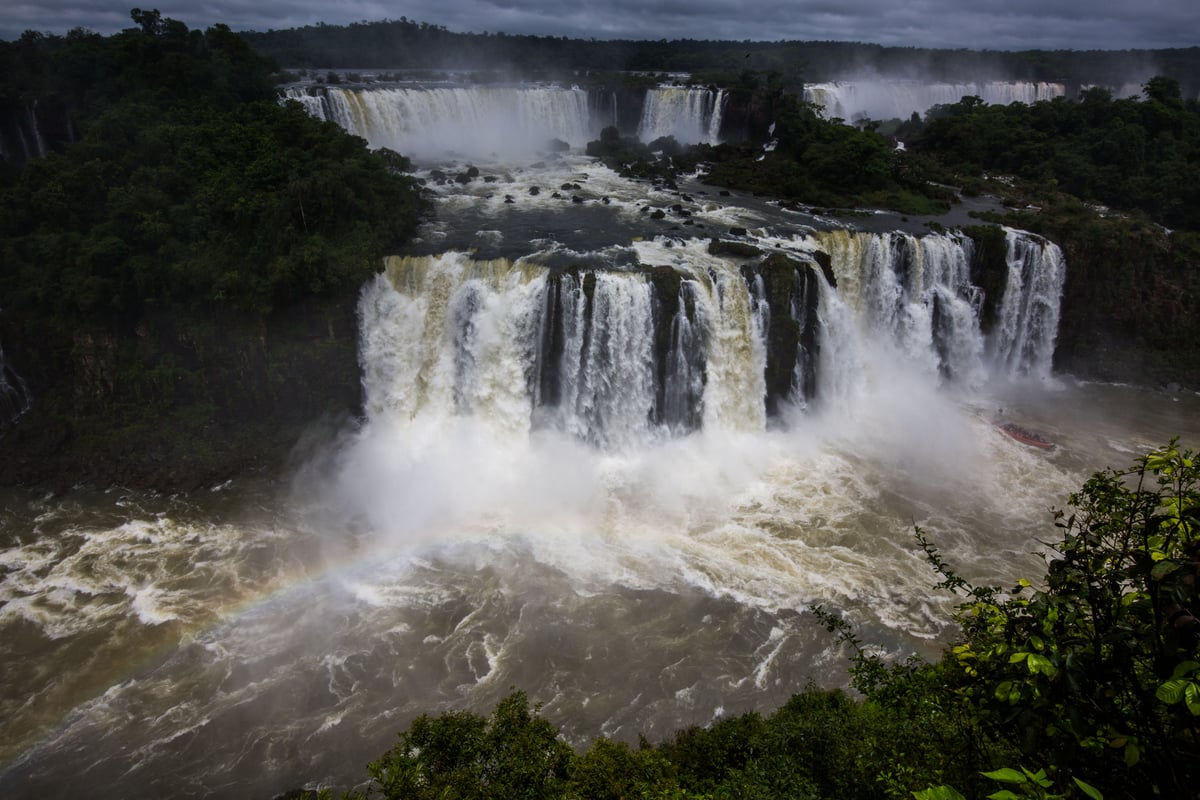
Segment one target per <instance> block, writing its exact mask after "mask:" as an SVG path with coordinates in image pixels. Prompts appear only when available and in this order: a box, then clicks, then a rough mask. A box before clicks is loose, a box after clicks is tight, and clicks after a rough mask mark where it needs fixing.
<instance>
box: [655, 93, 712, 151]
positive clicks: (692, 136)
mask: <svg viewBox="0 0 1200 800" xmlns="http://www.w3.org/2000/svg"><path fill="white" fill-rule="evenodd" d="M724 111H725V90H724V89H703V88H695V87H680V86H659V87H657V88H654V89H651V90H650V91H649V92H647V93H646V102H645V105H643V106H642V119H641V122H640V123H639V124H638V132H637V135H638V138H639V139H641V140H642V141H643V142H652V141H654V140H655V139H658V138H659V137H662V136H673V137H675V139H676V140H677V141H679V142H680V143H682V144H716V143H717V142H718V141H719V140H720V134H721V118H722V115H723V114H724Z"/></svg>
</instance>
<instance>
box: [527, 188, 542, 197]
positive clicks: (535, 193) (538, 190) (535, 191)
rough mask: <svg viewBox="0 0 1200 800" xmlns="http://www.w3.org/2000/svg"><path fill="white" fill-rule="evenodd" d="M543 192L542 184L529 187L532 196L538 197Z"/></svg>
mask: <svg viewBox="0 0 1200 800" xmlns="http://www.w3.org/2000/svg"><path fill="white" fill-rule="evenodd" d="M541 193H542V187H540V186H530V187H529V194H530V196H532V197H537V196H538V195H539V194H541Z"/></svg>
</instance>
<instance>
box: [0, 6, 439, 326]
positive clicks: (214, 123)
mask: <svg viewBox="0 0 1200 800" xmlns="http://www.w3.org/2000/svg"><path fill="white" fill-rule="evenodd" d="M133 18H134V20H135V22H137V23H138V27H135V28H130V29H128V30H126V31H123V32H121V33H119V34H116V35H114V36H111V37H101V36H98V35H95V34H90V33H87V32H84V31H74V32H72V33H71V34H69V35H68V36H66V37H47V36H41V35H37V34H27V35H26V36H23V37H22V38H21V39H20V40H19V41H17V42H14V43H8V44H4V45H2V46H0V63H3V64H4V65H5V67H6V68H5V69H4V72H3V74H4V76H5V77H4V80H3V84H2V85H0V98H2V99H3V101H4V102H7V103H9V104H14V103H22V102H37V103H38V104H48V105H55V106H57V107H60V108H62V109H64V113H65V114H66V115H67V116H68V119H69V124H70V127H71V128H72V131H73V133H74V135H75V136H77V137H78V141H76V142H75V143H74V144H71V145H70V146H67V147H65V148H63V149H62V150H61V152H57V153H54V152H51V153H49V154H48V157H46V158H44V159H36V160H34V161H32V162H30V163H29V164H28V165H26V167H25V168H24V169H22V170H20V171H19V172H18V173H16V174H9V175H8V176H7V179H6V180H5V181H4V182H3V183H2V184H0V208H3V214H0V233H2V234H3V258H4V262H5V270H4V273H3V277H0V292H3V296H4V298H5V302H4V306H5V308H6V309H7V310H8V311H10V312H14V313H16V312H20V311H22V310H24V309H27V308H28V309H36V310H38V311H39V312H54V313H56V314H62V315H66V316H70V317H78V316H81V315H82V316H83V317H89V316H92V315H95V314H107V315H113V317H114V318H118V319H123V320H124V321H125V322H126V323H128V322H130V321H132V320H133V319H136V317H137V315H138V313H139V310H140V309H141V308H142V307H143V306H144V305H145V304H147V303H160V304H161V303H169V302H175V301H183V302H188V303H191V302H218V303H226V304H230V305H232V306H233V307H236V308H240V309H243V310H257V311H265V310H268V309H270V308H271V307H273V306H275V305H278V304H286V303H288V302H291V301H294V300H297V299H300V298H302V297H305V296H308V295H310V294H321V293H328V292H330V291H333V290H337V289H342V288H345V287H347V286H355V285H357V284H358V283H360V282H361V281H362V279H363V278H364V276H366V275H368V274H370V273H371V272H372V271H375V270H377V269H378V264H379V261H378V259H379V257H380V256H382V254H383V252H384V250H385V248H386V247H387V246H390V245H393V244H395V243H396V242H397V241H398V240H400V239H402V238H403V237H404V236H405V235H406V234H407V232H408V231H410V230H411V229H412V226H413V225H414V224H415V211H416V209H417V202H416V199H415V193H414V192H413V187H412V184H411V182H410V181H409V179H408V178H406V177H404V176H402V175H400V174H399V173H398V172H397V170H396V169H395V167H397V166H401V165H402V164H403V160H402V159H399V157H397V156H396V155H395V154H390V156H389V154H388V153H372V152H369V151H368V150H367V149H366V146H365V143H364V142H362V140H360V139H357V138H355V137H353V136H350V135H348V134H346V133H344V132H343V131H341V130H340V129H338V128H337V127H336V126H334V125H330V124H326V123H322V122H319V121H317V120H315V119H312V118H310V117H308V116H307V115H306V114H304V113H303V112H302V111H301V110H300V109H299V108H296V107H282V106H280V105H279V104H278V103H277V102H276V97H275V92H274V89H273V82H272V80H271V74H272V71H273V69H274V67H273V64H272V63H271V62H270V61H269V60H267V59H264V58H262V57H260V56H258V55H257V54H255V53H254V52H253V51H252V50H251V49H250V48H249V47H248V45H247V44H246V43H245V42H244V41H243V40H242V39H241V38H240V37H238V36H236V35H235V34H233V33H232V32H231V31H230V30H229V29H228V28H227V27H225V26H223V25H217V26H214V27H212V28H209V29H208V30H207V31H203V32H201V31H195V30H189V29H188V28H187V26H186V25H184V24H183V23H182V22H178V21H176V20H171V19H164V18H162V17H160V16H159V14H158V13H157V12H142V11H139V10H137V9H135V10H134V12H133Z"/></svg>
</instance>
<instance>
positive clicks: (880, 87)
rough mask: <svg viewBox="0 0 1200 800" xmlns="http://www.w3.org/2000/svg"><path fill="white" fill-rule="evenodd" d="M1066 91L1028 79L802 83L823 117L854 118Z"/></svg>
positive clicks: (889, 116)
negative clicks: (973, 100)
mask: <svg viewBox="0 0 1200 800" xmlns="http://www.w3.org/2000/svg"><path fill="white" fill-rule="evenodd" d="M1065 94H1066V87H1065V86H1064V85H1063V84H1061V83H1034V82H1031V81H979V82H974V81H971V82H962V83H923V82H919V81H898V80H874V81H834V82H831V83H814V84H810V85H808V86H805V87H804V99H805V100H806V101H807V102H810V103H816V104H817V105H820V106H822V107H824V109H825V116H826V118H829V119H832V118H833V117H841V118H842V119H844V120H847V121H849V122H853V121H856V120H860V119H864V118H869V119H876V120H883V119H897V118H899V119H908V118H909V117H910V116H911V115H912V114H914V113H916V114H921V115H924V114H925V112H926V111H928V110H929V109H931V108H933V107H934V106H936V105H948V104H950V103H957V102H958V101H959V100H961V99H962V98H963V97H967V96H975V97H980V98H982V99H983V101H984V102H985V103H988V104H997V105H1008V104H1009V103H1017V102H1020V103H1035V102H1037V101H1039V100H1052V99H1053V98H1055V97H1062V96H1064V95H1065Z"/></svg>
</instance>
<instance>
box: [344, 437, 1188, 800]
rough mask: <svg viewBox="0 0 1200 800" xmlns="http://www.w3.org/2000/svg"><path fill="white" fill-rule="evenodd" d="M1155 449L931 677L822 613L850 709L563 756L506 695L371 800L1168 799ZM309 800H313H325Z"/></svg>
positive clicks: (1176, 707)
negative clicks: (846, 678)
mask: <svg viewBox="0 0 1200 800" xmlns="http://www.w3.org/2000/svg"><path fill="white" fill-rule="evenodd" d="M1197 458H1198V454H1197V453H1195V452H1191V451H1187V450H1181V449H1180V448H1178V447H1177V446H1176V445H1175V444H1174V443H1172V444H1171V445H1168V446H1167V447H1164V448H1161V449H1159V450H1156V451H1154V452H1151V453H1150V454H1148V455H1147V456H1145V457H1143V458H1140V459H1138V460H1137V462H1136V463H1135V464H1134V465H1133V466H1132V467H1130V468H1128V469H1124V470H1111V469H1110V470H1105V471H1103V472H1100V473H1096V474H1095V475H1093V476H1092V477H1091V478H1090V479H1089V480H1088V481H1087V482H1086V483H1085V484H1084V485H1083V487H1082V489H1081V490H1080V491H1079V492H1078V493H1076V494H1074V495H1072V496H1071V498H1070V503H1069V508H1068V509H1066V510H1064V511H1061V512H1056V514H1055V516H1054V524H1055V526H1056V527H1057V529H1058V530H1059V533H1060V536H1059V537H1058V539H1057V540H1056V541H1053V542H1052V543H1049V544H1047V547H1048V550H1047V551H1046V554H1045V555H1046V567H1047V571H1046V574H1045V575H1044V576H1042V577H1041V578H1040V579H1039V580H1038V581H1037V582H1036V583H1031V582H1029V581H1026V580H1022V581H1020V582H1019V583H1018V584H1017V585H1016V586H1013V587H1011V588H1008V589H1005V588H1002V587H999V586H974V585H971V584H969V583H968V582H967V581H965V580H963V579H962V578H961V577H959V576H958V575H957V574H955V572H954V571H953V570H952V569H951V568H950V567H949V566H948V565H947V564H946V562H945V561H944V560H943V558H942V557H941V555H940V554H939V553H938V551H937V549H936V548H935V547H934V546H933V545H932V544H930V543H929V542H928V541H927V540H926V539H925V537H924V536H923V535H922V534H921V532H920V531H918V532H917V545H918V546H919V547H920V548H921V549H922V550H923V551H924V553H925V555H926V557H927V559H928V561H929V562H930V564H931V566H932V567H933V568H934V570H935V571H936V573H937V574H938V575H939V576H940V578H941V582H940V583H939V584H938V587H937V588H940V589H946V590H950V591H952V592H954V593H956V594H958V595H959V596H960V597H962V598H963V602H962V604H961V605H960V606H959V610H958V613H957V615H956V621H957V623H958V626H959V630H958V634H957V637H956V639H955V640H954V641H953V643H952V644H951V646H950V647H949V648H948V649H947V651H946V652H945V654H944V656H943V658H942V659H941V660H940V661H938V662H936V663H929V662H925V661H922V660H920V659H916V658H909V659H907V660H900V661H896V660H890V659H885V658H883V657H881V656H880V655H879V653H878V651H877V650H876V649H875V648H873V647H870V646H868V645H866V644H864V643H863V642H862V641H860V640H859V638H858V637H857V636H856V634H855V633H854V631H853V629H852V627H851V626H850V624H849V623H848V622H846V621H845V620H844V619H843V618H842V617H840V616H838V615H837V614H835V613H833V612H830V611H827V610H824V609H821V608H815V609H813V611H814V612H815V616H816V618H817V620H818V621H820V622H821V623H823V624H824V625H825V626H826V627H827V628H828V629H829V630H830V631H831V632H832V633H834V634H835V635H836V637H837V638H838V639H839V640H840V641H841V642H843V643H844V644H845V645H846V646H847V648H848V651H849V653H850V656H851V663H852V667H851V670H850V672H851V678H852V684H853V686H854V688H855V689H856V690H857V692H858V696H857V697H852V696H851V695H848V694H846V693H844V692H841V691H825V690H821V689H817V688H815V687H809V688H806V689H804V690H803V691H802V692H800V693H799V694H797V695H795V696H794V697H793V698H792V699H791V700H790V701H789V702H788V703H787V704H786V705H785V706H783V707H782V708H780V709H779V710H777V711H775V712H774V713H772V714H770V715H769V716H762V715H759V714H757V713H749V714H744V715H742V716H738V717H732V718H727V719H722V720H720V721H718V722H716V723H714V724H713V725H712V726H711V727H708V728H690V729H687V730H684V731H680V732H678V733H676V734H675V735H674V737H672V738H670V739H669V740H667V741H664V742H661V743H658V744H653V743H650V742H648V741H646V740H644V739H643V740H642V741H641V743H640V745H639V746H638V747H629V746H628V745H626V744H624V743H620V742H614V741H611V740H609V739H606V738H600V739H597V740H596V741H595V742H593V743H592V744H591V746H590V747H589V748H588V749H587V750H586V752H584V753H582V754H577V753H574V752H573V751H571V750H570V748H568V747H567V746H566V745H565V744H564V743H563V742H562V741H561V740H560V739H559V738H558V736H557V732H556V730H555V729H554V727H553V726H552V725H551V724H550V723H549V722H548V721H546V720H544V719H542V718H540V717H539V716H538V715H537V708H536V706H535V707H533V708H531V707H530V705H529V701H528V698H527V697H526V696H525V695H524V694H523V693H521V692H516V693H514V694H512V695H511V696H509V697H508V698H507V699H505V700H504V701H502V702H501V703H500V704H499V705H498V706H497V707H496V709H495V711H494V712H493V714H492V715H491V716H490V717H482V716H479V715H476V714H471V713H466V712H450V713H446V714H443V715H441V716H439V717H429V716H422V717H420V718H418V719H417V720H416V721H414V722H413V724H412V725H411V727H410V728H409V729H408V730H406V731H404V732H403V733H401V735H400V739H399V741H398V742H397V744H396V745H395V746H394V747H393V748H392V749H391V750H389V751H388V752H387V753H385V754H383V756H382V757H380V758H379V759H378V760H376V761H374V762H372V763H371V765H370V767H369V771H370V776H371V778H372V784H371V786H372V795H373V796H376V795H378V796H382V797H384V798H435V797H436V798H441V797H455V798H481V799H482V798H497V799H498V798H517V797H522V798H530V797H536V798H606V799H607V798H628V797H642V798H646V797H653V798H676V799H678V800H699V799H700V798H705V799H706V800H716V799H717V798H730V799H732V798H738V799H739V800H742V799H743V798H764V800H765V798H827V799H830V800H842V799H845V800H850V799H852V798H854V799H857V798H864V799H865V798H871V799H875V798H878V799H879V800H885V799H886V800H900V799H901V798H910V797H913V796H916V797H917V798H920V799H921V800H962V798H963V797H964V796H965V797H972V798H981V797H984V796H987V797H991V798H1017V797H1040V798H1084V797H1087V798H1101V797H1108V798H1118V797H1122V798H1153V797H1187V796H1191V794H1192V793H1193V790H1194V787H1195V786H1196V782H1197V781H1198V780H1200V763H1198V762H1197V761H1196V759H1195V758H1194V754H1195V752H1196V750H1197V748H1198V747H1200V646H1198V641H1200V621H1198V620H1197V618H1196V612H1197V611H1200V461H1197ZM326 794H327V793H326Z"/></svg>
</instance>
